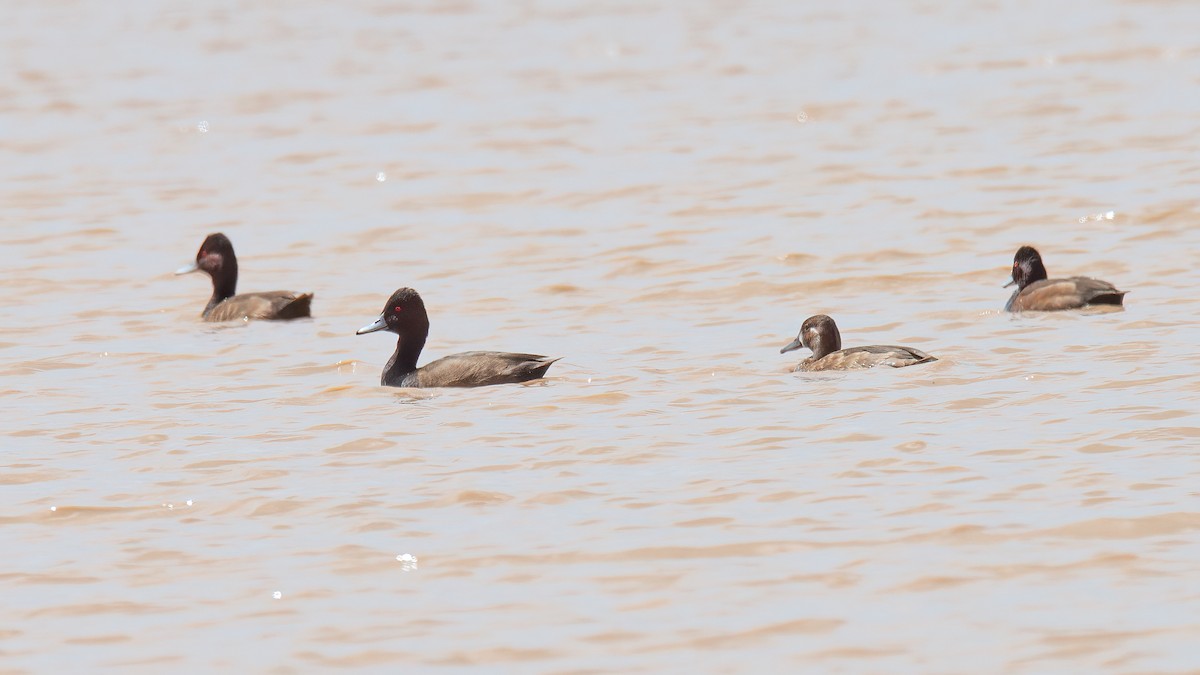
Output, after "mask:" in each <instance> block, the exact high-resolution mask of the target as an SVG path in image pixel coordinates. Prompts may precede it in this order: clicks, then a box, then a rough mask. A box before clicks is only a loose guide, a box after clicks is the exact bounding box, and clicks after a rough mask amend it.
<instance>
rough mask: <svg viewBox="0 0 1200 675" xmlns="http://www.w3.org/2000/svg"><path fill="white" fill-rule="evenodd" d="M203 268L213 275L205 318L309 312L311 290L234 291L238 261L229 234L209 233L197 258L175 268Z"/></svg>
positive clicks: (285, 315) (184, 270) (185, 270)
mask: <svg viewBox="0 0 1200 675" xmlns="http://www.w3.org/2000/svg"><path fill="white" fill-rule="evenodd" d="M197 271H202V272H204V273H206V274H208V276H210V277H212V283H213V294H212V297H211V298H209V300H208V305H207V306H205V308H204V312H203V313H202V314H201V316H202V317H204V320H205V321H231V320H234V319H298V318H301V317H305V316H311V315H310V314H309V307H310V305H311V304H312V298H313V294H312V293H294V292H292V291H267V292H266V293H242V294H241V295H236V292H237V277H238V263H237V256H235V255H234V254H233V243H232V242H230V241H229V237H226V236H225V235H223V234H221V233H220V232H217V233H215V234H210V235H208V237H206V238H205V239H204V243H203V244H201V245H200V250H199V251H197V252H196V262H194V263H192V264H191V265H186V266H184V267H180V268H179V269H177V270H175V274H188V273H190V272H197Z"/></svg>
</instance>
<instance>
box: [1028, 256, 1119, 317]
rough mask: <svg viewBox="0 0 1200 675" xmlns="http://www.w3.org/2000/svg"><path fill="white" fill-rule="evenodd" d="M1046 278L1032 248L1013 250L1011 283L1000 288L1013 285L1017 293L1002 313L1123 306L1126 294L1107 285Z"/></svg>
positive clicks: (1104, 283)
mask: <svg viewBox="0 0 1200 675" xmlns="http://www.w3.org/2000/svg"><path fill="white" fill-rule="evenodd" d="M1048 276H1049V275H1048V274H1046V265H1045V264H1043V263H1042V256H1041V254H1039V253H1038V252H1037V249H1035V248H1034V247H1032V246H1022V247H1021V248H1019V249H1017V253H1016V255H1015V256H1013V266H1012V280H1010V281H1009V282H1008V283H1007V284H1005V285H1004V287H1005V288H1008V287H1009V286H1012V285H1013V284H1016V286H1017V290H1015V291H1013V294H1012V297H1010V298H1009V299H1008V302H1007V303H1006V304H1005V305H1004V311H1006V312H1020V311H1025V310H1030V311H1038V312H1053V311H1058V310H1063V309H1079V308H1081V307H1088V306H1091V305H1109V306H1116V307H1121V306H1123V305H1124V304H1125V293H1127V291H1118V290H1117V289H1116V288H1115V287H1114V286H1113V285H1112V284H1110V283H1108V282H1107V281H1101V280H1099V279H1092V278H1090V277H1067V278H1065V279H1048V278H1047V277H1048Z"/></svg>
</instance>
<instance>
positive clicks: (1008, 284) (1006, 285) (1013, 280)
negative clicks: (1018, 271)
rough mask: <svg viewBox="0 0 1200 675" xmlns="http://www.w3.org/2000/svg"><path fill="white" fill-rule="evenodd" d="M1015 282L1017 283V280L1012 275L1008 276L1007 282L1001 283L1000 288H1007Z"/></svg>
mask: <svg viewBox="0 0 1200 675" xmlns="http://www.w3.org/2000/svg"><path fill="white" fill-rule="evenodd" d="M1015 283H1017V280H1016V279H1013V278H1012V277H1009V278H1008V283H1007V284H1004V285H1003V286H1001V287H1000V288H1008V287H1009V286H1012V285H1013V284H1015Z"/></svg>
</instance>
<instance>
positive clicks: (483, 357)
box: [417, 352, 558, 387]
mask: <svg viewBox="0 0 1200 675" xmlns="http://www.w3.org/2000/svg"><path fill="white" fill-rule="evenodd" d="M557 360H558V359H557V358H553V359H552V358H549V357H546V356H540V355H538V354H514V353H511V352H462V353H460V354H453V355H451V356H447V357H445V358H441V359H438V360H437V361H431V362H430V363H427V364H425V365H424V366H422V367H420V368H418V369H417V380H418V382H419V386H421V387H484V386H487V385H492V384H511V383H515V382H527V381H529V380H536V379H538V378H540V377H542V376H543V375H545V374H546V371H547V370H548V369H549V368H550V366H551V364H553V363H554V362H555V361H557Z"/></svg>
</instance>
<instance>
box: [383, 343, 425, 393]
mask: <svg viewBox="0 0 1200 675" xmlns="http://www.w3.org/2000/svg"><path fill="white" fill-rule="evenodd" d="M426 337H428V333H418V334H415V335H401V336H400V337H399V339H397V340H396V351H395V352H394V353H393V354H392V358H391V359H389V360H388V362H387V365H386V366H384V368H383V377H382V384H383V385H384V386H397V385H399V384H400V383H401V382H402V381H403V380H404V378H405V376H407V375H409V374H411V373H415V372H416V371H417V359H418V358H420V356H421V350H422V349H424V348H425V338H426Z"/></svg>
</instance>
